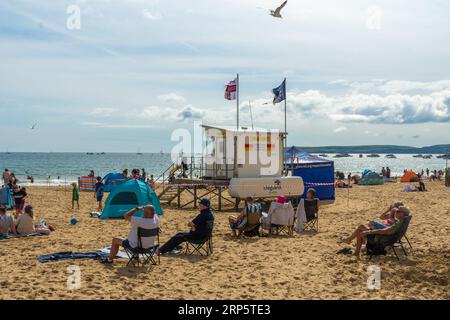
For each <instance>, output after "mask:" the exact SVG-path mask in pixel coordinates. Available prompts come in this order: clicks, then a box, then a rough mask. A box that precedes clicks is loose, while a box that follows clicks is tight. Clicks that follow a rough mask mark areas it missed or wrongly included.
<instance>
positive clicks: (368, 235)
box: [341, 206, 409, 259]
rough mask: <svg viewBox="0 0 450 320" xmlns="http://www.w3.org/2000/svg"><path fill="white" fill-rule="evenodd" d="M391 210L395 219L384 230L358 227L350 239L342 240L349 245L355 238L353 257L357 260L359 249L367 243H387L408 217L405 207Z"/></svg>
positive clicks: (407, 210)
mask: <svg viewBox="0 0 450 320" xmlns="http://www.w3.org/2000/svg"><path fill="white" fill-rule="evenodd" d="M392 210H394V211H395V219H396V221H395V223H394V224H393V225H391V226H389V227H386V228H384V229H375V230H370V229H366V230H363V229H362V228H360V227H358V228H357V229H356V230H355V232H353V234H352V235H351V236H350V237H348V238H344V239H342V240H341V241H342V242H344V243H347V244H350V243H351V241H352V240H353V239H355V238H356V248H355V253H354V255H355V256H356V257H357V258H358V259H359V255H360V252H361V247H362V245H363V244H365V243H366V242H367V241H372V242H377V243H379V244H381V245H383V244H384V243H389V242H390V241H391V239H392V236H393V235H394V234H395V233H396V232H397V231H398V230H399V229H400V227H401V226H402V223H403V219H404V218H405V217H406V216H409V209H408V208H407V207H404V206H400V207H398V208H394V209H392Z"/></svg>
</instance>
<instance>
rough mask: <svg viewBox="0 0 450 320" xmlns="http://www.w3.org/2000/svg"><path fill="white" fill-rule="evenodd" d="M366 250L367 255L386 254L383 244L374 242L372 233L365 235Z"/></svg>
mask: <svg viewBox="0 0 450 320" xmlns="http://www.w3.org/2000/svg"><path fill="white" fill-rule="evenodd" d="M366 250H367V255H369V256H379V255H386V249H385V246H384V245H383V244H381V243H378V242H376V241H375V236H373V235H372V236H368V237H367V244H366Z"/></svg>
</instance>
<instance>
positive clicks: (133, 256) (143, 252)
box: [124, 227, 161, 267]
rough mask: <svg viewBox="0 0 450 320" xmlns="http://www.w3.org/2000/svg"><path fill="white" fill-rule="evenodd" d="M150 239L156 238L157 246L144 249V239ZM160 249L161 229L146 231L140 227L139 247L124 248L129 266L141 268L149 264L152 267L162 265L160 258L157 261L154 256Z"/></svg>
mask: <svg viewBox="0 0 450 320" xmlns="http://www.w3.org/2000/svg"><path fill="white" fill-rule="evenodd" d="M148 237H156V244H154V245H153V246H151V247H149V248H143V247H142V238H148ZM158 247H159V228H153V229H144V228H140V227H139V228H138V246H137V247H136V248H131V247H124V249H125V252H126V254H127V255H128V258H129V260H128V263H127V266H129V265H130V264H131V265H133V267H140V266H142V267H144V266H146V265H147V264H149V263H151V264H152V265H157V264H160V263H161V260H160V257H159V256H158V259H157V261H156V259H155V257H154V256H153V255H154V254H155V251H156V249H158Z"/></svg>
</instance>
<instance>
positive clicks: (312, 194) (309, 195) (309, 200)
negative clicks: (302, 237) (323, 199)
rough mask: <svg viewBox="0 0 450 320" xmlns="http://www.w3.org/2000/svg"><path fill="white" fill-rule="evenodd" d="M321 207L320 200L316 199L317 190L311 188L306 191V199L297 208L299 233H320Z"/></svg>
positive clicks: (297, 230) (297, 228)
mask: <svg viewBox="0 0 450 320" xmlns="http://www.w3.org/2000/svg"><path fill="white" fill-rule="evenodd" d="M319 205H320V200H319V198H316V190H315V189H313V188H309V189H308V191H306V198H305V199H301V200H300V202H299V204H298V207H297V212H296V218H297V223H296V227H295V231H296V232H297V233H301V232H302V231H303V230H306V229H312V230H315V231H317V232H318V231H319Z"/></svg>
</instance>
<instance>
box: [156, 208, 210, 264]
mask: <svg viewBox="0 0 450 320" xmlns="http://www.w3.org/2000/svg"><path fill="white" fill-rule="evenodd" d="M198 205H199V209H200V213H199V214H198V216H197V217H195V218H194V220H192V221H190V222H189V223H188V227H189V228H190V231H189V232H179V233H177V234H176V235H174V236H173V237H172V238H170V239H169V241H167V242H166V243H165V244H164V245H162V246H161V247H160V248H159V249H158V250H157V251H156V254H157V255H158V254H165V253H167V252H170V251H172V250H173V249H175V248H177V247H178V246H179V245H180V244H181V243H183V242H186V241H188V240H202V239H205V238H206V237H207V236H208V234H209V228H210V227H209V226H208V222H209V221H214V215H213V214H212V212H211V209H210V206H211V204H210V202H209V200H208V199H201V200H200V201H199V203H198Z"/></svg>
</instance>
